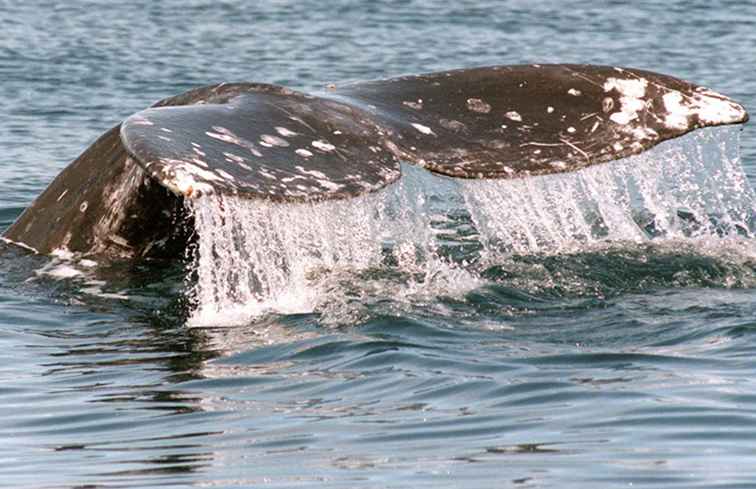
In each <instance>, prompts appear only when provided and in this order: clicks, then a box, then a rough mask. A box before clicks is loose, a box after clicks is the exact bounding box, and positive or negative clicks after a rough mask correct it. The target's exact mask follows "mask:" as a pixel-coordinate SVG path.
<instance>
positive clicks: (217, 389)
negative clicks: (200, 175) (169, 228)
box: [0, 0, 756, 488]
mask: <svg viewBox="0 0 756 489" xmlns="http://www.w3.org/2000/svg"><path fill="white" fill-rule="evenodd" d="M523 62H542V63H545V62H586V63H601V64H613V65H625V66H632V67H637V68H644V69H649V70H654V71H658V72H662V73H666V74H671V75H674V76H678V77H680V78H684V79H688V80H690V81H692V82H695V83H699V84H702V85H707V86H710V87H712V88H713V89H715V90H717V91H720V92H722V93H725V94H727V95H729V96H731V97H733V98H734V99H736V100H738V101H740V102H742V103H743V104H744V105H745V106H746V107H747V108H749V109H751V111H752V112H753V111H754V110H756V76H754V71H753V67H754V66H755V65H756V4H754V3H753V2H743V1H737V2H735V1H723V2H704V1H693V2H684V1H669V2H634V3H633V4H628V5H626V4H624V3H623V2H587V1H586V2H582V1H578V2H569V4H566V3H561V4H560V3H554V2H542V1H527V2H526V1H511V2H457V3H455V2H441V1H438V2H436V1H414V2H412V1H402V2H400V1H392V2H380V3H379V2H368V1H361V2H347V1H343V2H329V3H327V4H326V3H325V2H314V1H302V2H289V1H285V0H280V1H271V2H267V3H264V4H262V5H258V4H257V3H253V2H241V1H225V2H218V1H183V2H176V1H165V2H148V1H136V2H105V1H89V2H87V1H70V2H53V1H32V2H25V3H21V2H12V1H3V0H0V88H2V90H1V93H2V95H1V96H0V114H2V115H3V119H2V122H0V228H5V227H6V226H8V225H9V224H10V223H11V222H12V221H13V220H14V219H15V218H16V217H17V216H18V215H19V214H20V212H21V211H22V209H23V208H24V207H26V206H27V205H28V204H29V203H30V202H31V201H32V200H33V198H34V197H35V196H36V195H37V194H38V193H39V192H40V191H41V190H42V189H43V188H44V187H45V186H46V185H47V183H48V182H49V181H50V180H51V179H52V178H53V177H54V176H55V175H56V174H57V172H58V171H59V170H60V169H61V168H63V167H64V166H65V165H66V164H67V163H68V162H69V161H71V160H72V159H73V158H75V157H76V156H77V155H78V154H79V152H81V151H82V150H83V149H84V148H85V147H86V146H87V145H88V144H90V143H91V142H92V141H93V140H94V139H95V138H96V137H97V136H98V135H99V134H101V133H102V132H104V131H105V130H106V129H107V128H109V127H111V126H113V125H115V124H117V123H118V122H119V121H120V120H121V119H123V118H124V117H126V116H128V115H130V114H132V113H134V112H136V111H138V110H141V109H142V108H144V107H146V106H148V105H150V104H151V103H152V102H154V101H155V100H157V99H160V98H164V97H166V96H170V95H173V94H177V93H179V92H182V91H184V90H186V89H188V88H191V87H195V86H199V85H205V84H209V83H213V82H218V81H244V80H248V81H260V82H269V83H279V84H284V85H288V86H291V87H294V88H302V89H306V90H312V89H317V88H319V87H321V86H322V85H323V84H325V83H327V82H342V81H347V80H358V79H371V78H381V77H388V76H394V75H400V74H406V73H417V72H427V71H434V70H442V69H451V68H461V67H468V66H478V65H489V64H507V63H523ZM707 137H708V136H707ZM712 137H714V138H722V139H721V140H722V141H726V140H731V138H732V137H734V136H732V135H724V136H716V135H715V136H712ZM728 138H730V139H728ZM687 144H694V145H695V144H700V145H704V146H706V147H707V148H709V150H711V148H716V147H717V145H716V144H713V143H706V142H701V141H698V140H692V142H691V141H689V142H688V143H687ZM741 144H742V152H741V157H742V166H743V168H744V169H745V172H746V174H747V175H748V177H749V179H750V182H751V184H753V183H754V182H756V137H754V134H753V129H752V127H746V128H745V130H744V132H743V133H742V138H741ZM738 164H740V163H738ZM653 177H654V175H650V176H648V178H649V179H651V180H653ZM599 190H601V189H599ZM671 191H672V190H670V192H671ZM686 192H687V194H689V196H690V197H691V198H694V199H695V198H696V195H695V194H696V191H695V190H694V189H691V190H686ZM523 195H524V194H523ZM733 198H734V199H736V200H737V199H741V201H739V204H740V205H745V206H748V205H750V202H749V201H742V199H744V198H745V197H742V196H740V195H736V196H735V197H733ZM452 217H453V216H452ZM460 219H462V220H463V221H464V219H465V218H464V216H463V217H462V218H460ZM533 219H534V220H540V221H542V220H543V219H544V216H535V215H534V216H533ZM644 232H646V233H647V234H648V237H649V238H650V237H651V236H655V234H654V232H653V231H648V230H646V231H644ZM720 234H721V233H720ZM624 238H626V239H623V237H622V236H620V239H615V240H612V242H611V243H605V244H601V243H591V244H590V246H588V245H586V246H585V247H583V248H581V247H579V246H578V247H574V246H572V247H570V248H569V249H564V250H562V249H561V248H560V249H555V250H539V251H538V252H534V253H527V252H524V253H514V254H510V256H509V257H508V258H502V257H501V256H499V257H497V259H496V260H495V261H494V262H490V263H488V264H487V265H486V266H485V267H483V268H480V269H475V270H472V271H471V270H465V274H463V275H462V276H456V275H453V274H451V275H448V274H447V275H446V276H444V277H442V278H443V280H441V279H439V280H435V281H434V280H428V279H427V276H426V278H425V279H421V280H419V281H418V279H417V278H416V277H413V276H412V274H409V275H406V274H405V275H403V274H401V273H399V274H397V273H395V272H396V270H393V269H387V270H371V271H368V272H365V273H362V274H360V273H357V272H348V273H345V275H344V276H343V280H341V281H339V282H337V283H338V286H334V285H333V284H331V285H332V286H333V288H332V289H329V290H330V291H329V290H325V291H322V294H321V296H320V297H318V301H317V302H318V307H317V308H315V310H314V311H313V312H298V313H281V312H279V313H276V312H275V311H274V312H272V313H268V314H265V315H263V316H258V317H256V318H251V319H247V320H245V321H241V322H240V321H236V323H235V324H233V325H231V326H218V325H213V324H212V322H211V321H210V322H208V321H204V322H203V321H188V316H191V306H189V305H188V304H187V303H188V302H189V301H188V299H187V294H188V291H187V288H188V287H189V285H188V284H187V283H186V282H185V281H184V277H185V271H184V269H183V266H182V265H181V264H173V265H170V264H163V265H155V266H143V265H134V264H131V263H117V262H115V263H99V264H98V265H97V266H94V267H87V266H86V265H87V264H86V262H84V263H82V262H79V263H77V264H74V265H71V264H67V263H66V262H61V261H60V260H58V259H51V258H48V257H41V256H34V255H30V254H28V253H27V252H25V251H23V250H19V249H16V248H13V247H11V246H9V245H6V244H2V243H0V485H2V486H4V487H14V488H32V487H33V488H53V487H55V488H62V487H66V488H69V487H70V488H73V487H92V488H94V487H166V486H168V487H170V486H174V487H186V486H194V485H196V486H200V487H206V486H212V487H257V486H270V487H315V486H317V487H350V488H351V487H376V488H378V487H380V488H383V487H413V488H414V487H481V488H488V487H581V488H583V487H591V488H606V487H620V486H621V487H627V486H630V485H632V486H633V487H648V488H658V487H680V488H692V487H708V488H715V487H716V488H720V487H722V488H723V487H743V488H746V487H756V463H754V462H755V461H756V382H755V381H754V373H755V372H756V289H755V288H756V245H755V243H754V242H753V240H752V239H751V238H748V237H743V236H741V237H722V236H719V235H717V233H716V232H715V233H711V235H706V236H703V237H701V236H699V237H696V238H679V239H665V238H664V237H663V236H661V237H658V236H657V238H655V239H641V240H638V239H631V236H629V235H628V236H624ZM462 248H464V247H462ZM450 253H451V254H454V253H462V254H464V253H466V251H465V249H457V250H456V251H455V250H452V251H451V252H450ZM447 272H448V270H447Z"/></svg>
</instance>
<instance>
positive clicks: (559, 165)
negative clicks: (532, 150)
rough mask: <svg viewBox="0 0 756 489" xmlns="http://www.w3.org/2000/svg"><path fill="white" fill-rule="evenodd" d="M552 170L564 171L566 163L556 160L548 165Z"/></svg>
mask: <svg viewBox="0 0 756 489" xmlns="http://www.w3.org/2000/svg"><path fill="white" fill-rule="evenodd" d="M549 164H550V165H551V166H552V167H553V168H556V169H557V170H564V169H566V168H567V163H565V162H564V161H560V160H556V161H552V162H550V163H549Z"/></svg>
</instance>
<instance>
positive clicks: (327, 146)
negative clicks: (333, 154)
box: [310, 140, 336, 152]
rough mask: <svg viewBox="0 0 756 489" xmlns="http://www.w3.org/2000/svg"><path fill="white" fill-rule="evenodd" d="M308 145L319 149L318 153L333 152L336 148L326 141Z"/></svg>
mask: <svg viewBox="0 0 756 489" xmlns="http://www.w3.org/2000/svg"><path fill="white" fill-rule="evenodd" d="M310 144H311V145H312V147H313V148H316V149H319V150H320V151H326V152H329V151H333V150H334V149H336V146H334V145H333V144H331V143H329V142H327V141H321V140H317V141H313V142H312V143H310Z"/></svg>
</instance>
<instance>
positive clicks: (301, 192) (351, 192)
mask: <svg viewBox="0 0 756 489" xmlns="http://www.w3.org/2000/svg"><path fill="white" fill-rule="evenodd" d="M747 120H748V114H747V113H746V111H745V109H744V108H743V107H742V106H740V105H739V104H737V103H735V102H733V101H732V100H730V99H729V98H727V97H725V96H723V95H720V94H718V93H716V92H713V91H711V90H709V89H707V88H704V87H701V86H696V85H694V84H691V83H689V82H686V81H683V80H680V79H677V78H673V77H671V76H666V75H661V74H657V73H652V72H648V71H643V70H637V69H630V68H618V67H611V66H592V65H567V64H552V65H513V66H493V67H484V68H472V69H463V70H455V71H448V72H442V73H431V74H424V75H416V76H405V77H400V78H394V79H388V80H378V81H368V82H360V83H353V84H347V85H343V86H338V87H337V86H334V85H329V86H328V87H327V88H326V89H325V90H323V91H322V92H320V93H317V94H306V93H301V92H297V91H294V90H290V89H288V88H285V87H280V86H275V85H268V84H259V83H231V84H227V83H222V84H219V85H212V86H206V87H202V88H198V89H194V90H191V91H189V92H186V93H184V94H181V95H177V96H174V97H170V98H167V99H164V100H161V101H160V102H157V103H156V104H155V105H153V106H152V107H151V108H149V109H146V110H143V111H141V112H138V113H136V114H134V115H132V116H131V117H129V118H127V119H126V120H125V121H123V122H122V123H121V124H119V125H118V126H116V127H114V128H112V129H110V130H109V131H108V132H106V133H105V134H104V135H103V136H101V137H100V138H99V139H98V140H97V141H96V142H95V143H94V144H93V145H92V146H91V147H89V148H88V149H87V150H86V151H85V152H84V153H83V154H82V155H81V156H79V157H78V158H77V159H76V160H75V161H73V162H72V163H71V164H70V165H69V166H68V167H67V168H65V169H64V170H63V171H62V172H61V173H60V174H59V175H58V176H57V177H56V178H55V179H54V181H53V182H52V183H51V184H50V185H49V187H48V188H47V189H46V190H45V191H44V192H43V193H42V194H41V195H39V197H37V199H36V200H35V201H34V202H33V203H32V205H31V206H30V207H29V208H28V209H26V211H25V212H24V213H23V214H22V215H21V216H20V217H19V218H18V220H17V221H16V222H15V223H14V224H13V225H12V226H11V227H10V228H9V229H8V230H7V231H6V232H5V234H4V237H5V239H7V240H10V241H13V242H16V243H19V244H23V245H25V246H28V247H31V248H33V249H34V250H36V251H37V252H39V253H50V252H52V251H53V250H55V249H58V248H65V249H67V250H69V251H72V252H80V253H95V254H100V253H102V254H107V255H113V256H120V257H133V258H137V257H161V256H168V257H170V256H176V254H177V253H180V250H182V249H183V248H184V247H185V246H186V244H187V241H188V240H189V239H191V238H190V234H191V232H190V231H189V230H187V226H184V225H182V223H184V222H185V221H186V219H189V218H190V216H187V212H186V210H185V206H184V199H192V198H201V196H202V195H204V194H208V193H213V192H219V193H224V194H234V195H238V196H241V197H245V198H249V199H266V200H271V201H278V202H305V201H321V200H327V199H344V198H349V197H353V196H357V195H360V194H364V193H366V192H371V191H375V190H377V189H380V188H382V187H384V186H386V185H389V184H390V183H391V182H394V181H396V180H397V179H399V178H400V177H401V169H400V161H405V162H409V163H412V164H416V165H420V166H422V167H424V168H425V169H427V170H428V171H431V172H434V173H437V174H441V175H446V176H449V177H456V178H525V177H530V176H535V175H544V174H550V173H561V172H569V171H575V170H578V169H580V168H583V167H586V166H589V165H595V164H600V163H605V162H608V161H611V160H616V159H619V158H623V157H626V156H629V155H632V154H637V153H640V152H643V151H645V150H647V149H649V148H651V147H653V146H655V145H656V144H658V143H660V142H662V141H665V140H668V139H671V138H675V137H679V136H681V135H683V134H686V133H688V132H690V131H692V130H694V129H697V128H701V127H706V126H717V125H724V124H738V123H743V122H745V121H747Z"/></svg>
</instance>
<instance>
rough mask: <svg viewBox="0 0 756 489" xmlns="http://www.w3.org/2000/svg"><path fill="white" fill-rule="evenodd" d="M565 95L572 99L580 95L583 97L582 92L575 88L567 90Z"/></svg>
mask: <svg viewBox="0 0 756 489" xmlns="http://www.w3.org/2000/svg"><path fill="white" fill-rule="evenodd" d="M567 93H569V94H570V95H572V96H573V97H579V96H580V95H583V92H581V91H580V90H578V89H577V88H570V89H569V90H567Z"/></svg>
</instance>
